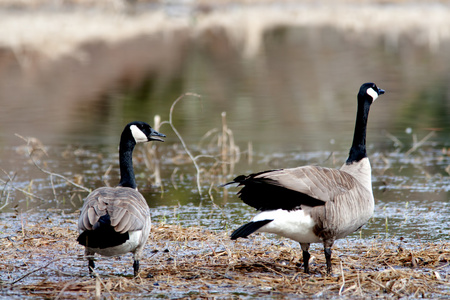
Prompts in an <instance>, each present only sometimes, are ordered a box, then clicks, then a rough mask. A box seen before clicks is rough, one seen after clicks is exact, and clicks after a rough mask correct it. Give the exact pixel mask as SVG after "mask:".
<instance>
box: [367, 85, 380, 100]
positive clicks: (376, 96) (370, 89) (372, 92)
mask: <svg viewBox="0 0 450 300" xmlns="http://www.w3.org/2000/svg"><path fill="white" fill-rule="evenodd" d="M367 94H368V95H369V96H370V97H372V99H373V100H372V101H375V100H376V99H377V98H378V93H377V92H376V91H375V90H374V89H373V88H369V89H367Z"/></svg>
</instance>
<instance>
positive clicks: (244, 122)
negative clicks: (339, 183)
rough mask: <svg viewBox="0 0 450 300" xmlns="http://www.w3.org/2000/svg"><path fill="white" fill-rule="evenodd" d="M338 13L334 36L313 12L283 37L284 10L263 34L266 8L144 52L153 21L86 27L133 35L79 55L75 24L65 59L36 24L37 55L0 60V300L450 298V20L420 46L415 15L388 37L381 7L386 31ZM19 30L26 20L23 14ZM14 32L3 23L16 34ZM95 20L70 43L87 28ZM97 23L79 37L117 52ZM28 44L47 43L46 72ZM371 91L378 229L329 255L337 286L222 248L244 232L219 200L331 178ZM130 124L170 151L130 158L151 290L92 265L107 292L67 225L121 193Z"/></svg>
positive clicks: (252, 246) (174, 35) (189, 26)
mask: <svg viewBox="0 0 450 300" xmlns="http://www.w3.org/2000/svg"><path fill="white" fill-rule="evenodd" d="M6 2H7V1H6ZM6 2H4V3H6ZM41 2H45V1H41ZM69 2H70V1H69ZM69 2H68V3H69ZM4 3H3V4H4ZM39 3H40V2H39ZM70 3H72V2H70ZM86 3H90V2H89V1H86ZM138 3H139V4H138V7H141V6H142V5H144V3H148V2H147V1H138ZM0 4H1V3H0ZM91 4H92V3H91ZM91 4H89V5H91ZM71 5H72V4H71ZM305 5H306V4H305ZM307 5H310V4H307ZM346 5H353V6H351V9H349V10H346V12H345V14H343V16H344V15H345V16H348V17H345V18H344V17H342V18H339V20H338V21H336V22H337V23H332V22H331V21H330V20H332V18H330V15H329V14H327V12H329V10H328V8H327V7H326V6H323V7H322V6H319V7H318V9H317V11H311V14H312V15H311V16H316V17H317V18H316V19H314V20H316V21H314V20H313V18H312V17H311V18H310V17H308V18H307V17H306V16H305V15H304V14H302V13H301V12H302V10H301V9H299V8H298V7H295V8H292V7H291V6H288V8H292V10H289V12H290V13H291V14H292V13H294V14H296V16H297V19H295V20H297V22H294V21H295V20H282V18H280V17H279V16H282V15H283V8H284V9H286V6H283V5H280V6H277V9H276V10H274V11H275V12H276V16H275V15H270V16H271V17H268V18H267V23H264V24H262V23H259V22H256V21H258V20H260V19H259V18H256V16H257V15H258V14H261V13H263V12H264V13H268V11H270V7H269V9H266V8H264V6H261V7H256V10H251V9H250V8H249V7H246V8H245V9H243V10H233V9H230V10H227V9H225V12H224V11H221V10H218V9H213V10H212V11H210V12H207V11H205V10H201V11H200V13H199V12H198V11H197V12H196V14H195V16H196V18H190V17H188V19H189V20H190V21H189V22H186V19H185V18H184V17H186V16H184V17H183V16H181V17H180V16H177V17H176V21H174V20H172V19H170V20H172V21H173V22H171V21H170V20H169V21H168V22H169V23H170V24H171V25H170V26H165V25H164V24H166V23H165V22H166V21H167V20H165V21H163V19H155V20H160V21H161V22H160V23H158V22H155V23H153V24H154V25H155V26H154V27H153V29H152V30H154V32H148V31H145V30H144V29H143V28H146V27H145V26H144V25H145V24H148V23H146V22H147V21H148V20H150V19H148V18H150V17H149V16H150V14H152V13H154V14H156V15H158V16H160V15H159V14H160V13H161V12H160V11H156V12H155V11H154V10H153V9H154V8H153V7H146V6H145V5H144V7H145V9H146V10H144V11H143V12H142V13H141V14H138V15H137V16H136V17H135V18H134V19H132V17H131V16H132V14H127V13H122V12H117V11H114V12H112V11H110V10H106V11H103V10H102V9H99V8H98V7H97V8H95V9H93V10H92V14H94V15H95V14H100V15H102V14H103V13H104V16H111V15H110V14H112V15H114V16H116V17H117V16H120V18H118V19H116V20H119V21H118V22H123V23H124V24H125V23H127V22H130V23H127V25H124V27H121V28H120V29H118V30H117V32H114V33H117V35H116V38H117V39H114V40H110V39H108V35H107V36H106V37H105V35H103V34H101V33H99V31H95V32H97V33H95V32H94V31H86V32H87V33H92V34H93V33H95V34H93V35H92V36H96V34H98V35H99V36H100V37H99V38H98V39H97V38H95V41H93V40H91V39H90V38H87V40H84V38H85V37H83V36H78V35H75V32H79V31H76V30H77V28H74V27H72V26H70V25H68V24H69V23H70V22H72V21H74V20H78V21H80V20H81V19H79V18H80V17H82V16H85V15H83V14H82V13H81V14H79V12H80V11H75V14H74V15H73V16H72V17H73V19H70V18H69V17H68V18H67V19H65V20H66V22H67V23H64V24H66V26H62V27H61V28H62V29H61V31H60V33H61V32H66V33H67V32H68V31H64V30H69V29H70V30H74V31H70V32H71V34H68V35H65V38H70V37H76V38H74V39H72V40H71V41H70V42H69V41H67V43H61V44H59V46H62V48H58V49H57V48H52V47H53V46H52V45H55V44H54V43H57V42H58V41H59V42H61V41H63V39H58V38H57V37H58V35H56V34H55V35H53V34H48V31H46V29H45V28H47V27H45V26H44V25H45V24H44V23H39V24H41V25H42V26H43V27H42V28H41V27H39V26H37V27H36V26H35V27H34V28H35V30H36V31H38V30H43V31H41V33H44V34H42V35H40V34H36V35H35V36H34V37H35V38H38V39H37V40H34V42H33V41H31V40H30V41H29V43H28V44H26V46H23V44H22V46H20V47H19V46H17V44H15V45H16V46H17V47H16V48H14V47H12V48H11V47H10V46H11V45H9V46H4V48H3V52H2V56H0V62H1V64H0V68H1V69H0V70H1V72H0V104H1V107H2V110H1V111H0V125H1V127H0V128H1V131H0V162H1V165H0V209H1V211H0V213H1V222H0V251H1V253H2V261H1V262H0V285H1V292H0V293H1V294H0V295H1V296H2V297H3V296H4V297H10V298H17V299H19V298H20V299H22V298H24V297H29V298H32V297H43V298H44V297H50V298H58V299H64V298H75V297H76V298H83V297H85V298H92V297H97V298H112V299H119V298H120V299H121V298H136V297H144V296H146V297H153V298H156V297H158V298H182V297H184V298H214V297H216V298H232V297H234V298H252V297H269V298H270V297H271V298H279V297H299V298H302V297H304V298H308V297H311V296H315V297H327V298H330V297H331V298H332V297H337V296H344V297H348V298H360V297H386V298H397V297H411V298H419V297H428V298H433V297H448V296H450V293H449V290H450V286H449V278H450V265H449V261H450V245H449V235H450V226H449V223H448V220H449V219H450V204H449V195H450V143H449V141H450V140H449V136H450V118H449V116H450V98H449V95H450V90H449V85H448V80H449V77H448V74H450V69H449V66H450V49H449V48H450V41H449V40H448V39H447V38H448V37H446V35H445V31H443V30H441V29H442V28H448V27H445V26H439V24H440V25H443V24H444V23H443V22H448V20H450V18H446V17H445V16H446V13H448V9H447V8H446V6H445V3H444V4H443V3H442V2H441V4H436V5H439V6H438V7H439V8H441V9H439V10H435V9H434V8H435V7H436V6H429V7H428V6H427V7H425V8H424V9H423V13H424V14H430V16H434V18H428V19H429V20H430V22H428V25H429V27H426V22H424V21H423V20H420V21H417V23H416V24H415V25H414V26H413V25H411V23H408V22H411V20H414V18H413V17H414V16H415V15H416V13H417V11H418V10H417V8H416V10H414V9H413V6H408V7H407V8H405V9H406V10H405V14H404V15H403V17H404V18H405V19H404V20H400V18H399V19H398V20H396V21H397V22H393V23H392V22H391V23H389V24H391V25H392V27H391V28H387V27H386V26H385V25H382V24H388V23H387V22H383V20H389V19H390V18H392V17H393V16H395V12H396V11H398V9H399V8H400V6H395V5H394V6H393V7H391V8H393V9H391V10H389V9H388V8H389V6H383V7H382V11H383V12H385V14H384V15H383V14H380V16H382V17H378V19H376V20H375V22H373V23H370V24H369V23H364V22H363V24H360V25H358V26H356V25H355V26H356V27H355V26H350V25H351V24H350V23H349V22H350V21H349V20H354V19H352V17H351V16H356V15H359V14H358V13H356V12H355V11H357V10H358V9H361V10H360V11H359V12H364V13H362V16H366V17H367V16H368V15H370V14H369V12H370V9H371V7H372V5H368V6H364V7H362V6H360V5H354V3H353V2H351V1H349V2H348V3H347V4H346ZM3 7H4V6H3ZM225 7H226V8H227V7H229V6H225ZM232 7H234V6H232ZM272 7H273V6H272ZM253 8H255V7H253ZM309 8H311V7H309ZM10 9H11V7H8V8H7V10H4V11H2V12H1V13H2V14H6V13H7V12H11V11H10ZM15 9H16V8H15ZM247 9H248V11H247ZM340 9H341V8H340ZM52 10H53V8H52V9H49V7H48V6H46V7H45V9H44V10H43V13H44V14H45V16H47V17H48V16H49V15H51V13H52ZM28 12H29V11H28ZM69 12H70V9H68V10H63V12H58V10H57V14H59V13H61V14H63V15H64V14H70V13H69ZM433 12H435V13H436V14H435V15H433V14H432V13H433ZM14 13H17V14H19V15H20V16H19V17H18V18H16V19H15V20H16V21H17V20H22V19H21V18H22V17H26V13H27V10H25V11H21V10H20V9H18V10H17V11H16V10H14ZM147 13H148V14H147ZM246 13H248V14H246ZM377 13H380V10H377ZM347 14H348V15H347ZM10 16H13V15H8V17H7V18H6V17H5V18H1V20H0V22H12V20H13V18H11V17H10ZM38 16H39V14H36V15H35V16H34V17H36V18H38ZM153 16H155V15H153ZM189 16H191V17H192V15H189ZM327 16H328V18H327ZM60 17H61V16H59V17H57V18H56V19H54V20H60V21H58V22H61V19H58V18H60ZM170 17H171V18H172V17H173V16H170ZM227 17H228V18H227ZM319 17H320V18H319ZM77 18H78V19H77ZM146 18H147V19H146ZM359 18H360V17H358V19H356V20H361V19H359ZM383 18H385V19H383ZM44 19H45V18H44ZM63 19H64V18H63ZM93 19H94V18H90V19H89V21H86V19H84V20H85V22H84V21H82V22H78V23H79V24H84V25H86V26H90V25H89V24H91V23H89V22H90V21H92V20H93ZM425 19H426V18H424V20H425ZM36 20H38V19H29V22H31V23H33V22H37V21H36ZM39 20H41V21H42V20H43V19H42V18H41V19H39ZM98 20H102V22H104V26H100V27H95V26H93V27H90V28H97V29H102V30H105V31H109V32H110V33H111V27H108V26H109V25H111V23H108V22H109V21H108V20H111V18H108V17H105V18H104V19H103V18H102V19H97V21H98ZM230 20H232V22H230ZM308 20H309V21H308ZM327 20H328V21H327ZM345 20H347V21H346V22H345ZM282 21H283V22H282ZM313 21H314V22H313ZM58 22H57V23H58ZM74 22H75V21H74ZM377 22H378V23H377ZM19 23H20V22H19ZM356 23H357V24H359V23H358V22H356ZM3 24H6V23H3ZM8 24H12V23H8ZM15 24H16V23H15ZM54 24H55V23H53V28H54ZM61 24H62V23H61ZM139 24H140V25H139ZM376 24H378V25H376ZM380 24H381V25H380ZM400 24H404V25H405V26H400ZM406 24H410V25H411V26H406ZM112 25H114V24H112ZM363 25H365V26H363ZM81 26H82V25H80V28H81ZM240 26H241V27H240ZM436 26H437V27H439V28H440V30H438V31H436V30H435V29H436ZM44 27H45V28H44ZM3 28H6V27H3ZM48 28H52V27H51V26H50V27H48ZM132 28H134V30H137V31H138V32H139V34H137V35H136V31H134V30H131V29H132ZM239 28H244V29H245V30H242V31H239ZM252 28H253V29H252ZM78 29H79V28H78ZM141 29H142V31H140V30H141ZM390 29H391V30H390ZM14 30H17V28H16V29H14ZM127 30H130V31H127ZM9 32H10V33H13V32H14V31H9ZM45 32H47V33H45ZM51 32H52V33H55V32H54V31H51ZM127 32H128V33H129V35H127V34H125V33H127ZM244 33H245V34H244ZM414 33H415V34H414ZM122 34H123V35H122ZM8 36H9V35H2V38H3V39H5V38H7V37H8ZM11 36H14V34H13V35H11ZM16 36H22V37H23V39H24V40H25V39H26V38H27V35H16ZM92 36H91V37H92ZM39 37H45V39H44V40H47V39H48V43H47V44H45V43H44V44H45V45H47V47H48V48H45V49H43V52H42V53H43V54H42V53H41V54H38V53H39V51H38V50H37V49H39V45H43V44H42V43H41V42H42V41H43V40H42V39H39ZM51 37H53V38H55V39H54V40H51ZM110 37H111V36H110ZM78 38H79V40H78ZM10 41H12V40H10ZM15 41H17V40H15ZM36 41H37V42H36ZM22 42H23V41H22ZM2 45H8V43H7V42H5V40H3V42H2ZM35 47H36V48H35ZM11 49H12V50H11ZM74 49H76V51H74ZM53 50H54V51H53ZM60 50H61V51H60ZM53 52H54V54H55V56H54V57H48V56H47V54H48V53H53ZM69 70H70V71H69ZM368 80H370V81H374V82H376V83H377V84H378V85H379V86H380V87H383V88H384V89H385V90H386V95H384V97H383V99H380V100H379V102H377V103H376V105H374V107H373V108H372V111H371V115H370V117H369V126H368V127H369V128H368V138H367V139H368V140H367V141H368V155H369V158H370V160H371V164H372V169H373V189H374V195H375V203H376V206H375V214H374V216H373V218H372V219H371V220H370V221H369V223H368V224H367V225H366V226H364V227H363V228H362V230H361V231H358V232H355V233H354V234H353V235H352V236H350V237H349V238H348V239H345V240H342V241H339V242H338V243H337V244H336V245H335V247H334V249H333V250H334V251H335V252H334V253H336V255H335V256H334V257H333V260H332V263H333V267H334V273H333V274H332V276H330V277H327V276H325V274H323V273H322V272H323V270H324V264H325V262H324V259H323V255H322V248H321V246H320V245H315V246H314V247H312V249H311V253H312V256H314V259H313V261H312V262H311V266H310V267H311V272H312V274H311V275H305V274H303V273H302V268H301V265H300V264H299V259H300V257H301V252H300V247H299V246H298V245H297V244H296V243H294V242H292V241H290V240H287V239H282V238H278V237H275V236H272V235H255V236H254V237H252V238H251V239H248V240H244V241H238V242H232V241H230V240H229V238H228V237H229V234H230V233H231V231H232V229H235V228H236V227H237V226H239V225H241V224H242V223H243V220H248V219H249V218H250V217H251V216H252V215H253V214H254V213H255V212H254V211H253V209H251V208H249V207H247V206H245V205H244V204H242V203H241V202H240V201H239V200H238V199H237V197H236V195H235V192H236V191H237V189H235V188H228V189H223V188H219V187H218V185H219V184H222V183H224V182H227V181H229V180H230V179H231V178H233V177H234V176H236V175H239V174H246V173H251V172H256V171H261V170H265V169H269V168H280V167H295V166H300V165H307V164H308V165H309V164H320V165H323V166H327V167H336V168H338V167H340V165H341V164H342V163H343V162H344V161H345V159H346V156H347V152H348V148H349V146H350V143H351V134H350V133H351V132H352V130H353V126H354V113H355V109H356V108H355V94H356V91H357V88H358V87H359V85H360V84H361V83H362V82H364V81H368ZM377 101H378V100H377ZM155 115H159V118H155V119H154V117H155ZM132 120H143V121H147V122H148V123H150V124H152V126H154V127H155V128H158V129H159V131H160V132H162V133H164V134H166V135H167V136H168V138H167V139H166V142H165V143H164V144H158V145H155V144H153V145H148V146H146V147H141V148H139V149H136V152H135V157H134V159H135V161H134V165H135V172H136V177H137V182H138V186H139V190H140V191H141V192H142V193H143V194H144V196H145V197H146V199H147V201H148V203H149V205H150V207H151V213H152V221H153V229H152V232H151V237H150V240H149V243H148V245H147V247H146V249H145V253H146V255H145V259H143V260H142V261H141V267H142V272H141V274H140V277H139V278H137V279H133V278H132V277H131V274H132V272H131V270H129V268H128V267H129V265H130V263H129V260H131V257H130V256H124V257H122V258H118V259H110V258H98V261H97V263H96V265H97V267H98V268H97V273H96V274H97V275H98V276H96V277H94V278H91V277H88V274H87V271H86V268H85V261H84V259H83V257H82V255H83V249H82V247H81V246H79V245H78V244H77V243H76V234H77V233H76V220H77V218H78V210H79V209H80V207H81V205H82V201H83V198H84V197H85V196H86V195H87V193H88V191H90V190H93V189H95V188H97V187H100V186H105V185H106V186H114V185H116V184H117V178H118V155H117V144H118V134H119V133H120V131H121V129H122V128H123V125H124V124H126V123H128V122H129V121H132Z"/></svg>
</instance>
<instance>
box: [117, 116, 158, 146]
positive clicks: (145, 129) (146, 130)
mask: <svg viewBox="0 0 450 300" xmlns="http://www.w3.org/2000/svg"><path fill="white" fill-rule="evenodd" d="M126 128H129V130H130V133H131V136H132V137H133V139H134V141H135V142H136V143H145V142H150V141H160V142H164V140H163V139H162V138H163V137H166V136H165V135H164V134H162V133H159V132H157V131H156V130H154V129H153V128H152V127H151V126H150V125H148V124H147V123H145V122H140V121H135V122H131V123H129V124H128V125H127V126H126Z"/></svg>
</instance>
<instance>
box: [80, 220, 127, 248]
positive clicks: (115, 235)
mask: <svg viewBox="0 0 450 300" xmlns="http://www.w3.org/2000/svg"><path fill="white" fill-rule="evenodd" d="M129 238H130V236H129V234H128V232H126V233H119V232H116V231H115V230H114V227H112V226H111V219H110V216H109V215H108V214H106V215H104V216H101V217H100V219H99V220H98V222H97V223H96V224H95V225H94V230H85V231H83V232H82V233H81V234H80V235H79V236H78V238H77V241H78V243H80V244H81V245H83V246H86V247H90V248H100V249H104V248H109V247H114V246H118V245H121V244H123V243H125V242H126V241H127V240H128V239H129Z"/></svg>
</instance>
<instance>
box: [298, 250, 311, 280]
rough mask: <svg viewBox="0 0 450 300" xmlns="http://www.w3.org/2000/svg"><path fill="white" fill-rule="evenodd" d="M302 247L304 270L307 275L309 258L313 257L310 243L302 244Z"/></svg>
mask: <svg viewBox="0 0 450 300" xmlns="http://www.w3.org/2000/svg"><path fill="white" fill-rule="evenodd" d="M300 246H301V247H302V252H303V268H304V270H305V273H307V274H308V273H309V258H310V257H311V255H310V254H309V252H308V250H309V244H308V243H300Z"/></svg>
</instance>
